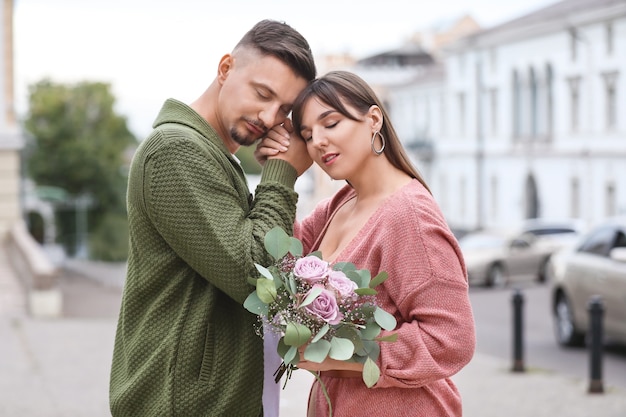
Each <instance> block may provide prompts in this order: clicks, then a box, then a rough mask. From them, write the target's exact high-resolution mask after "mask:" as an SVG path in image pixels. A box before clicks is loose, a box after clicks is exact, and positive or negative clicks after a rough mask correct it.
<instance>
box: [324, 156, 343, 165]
mask: <svg viewBox="0 0 626 417" xmlns="http://www.w3.org/2000/svg"><path fill="white" fill-rule="evenodd" d="M338 156H339V154H337V153H328V154H326V155H324V156H322V162H323V163H325V164H326V165H329V164H332V163H333V162H334V161H335V159H337V157H338Z"/></svg>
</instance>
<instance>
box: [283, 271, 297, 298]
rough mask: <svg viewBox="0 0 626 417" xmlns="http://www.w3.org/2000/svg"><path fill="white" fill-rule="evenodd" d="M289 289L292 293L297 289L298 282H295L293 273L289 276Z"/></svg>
mask: <svg viewBox="0 0 626 417" xmlns="http://www.w3.org/2000/svg"><path fill="white" fill-rule="evenodd" d="M285 287H286V286H285ZM289 290H290V292H291V294H292V295H293V294H295V293H296V292H297V291H298V284H296V278H295V277H294V276H293V275H290V276H289Z"/></svg>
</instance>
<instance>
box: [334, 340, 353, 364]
mask: <svg viewBox="0 0 626 417" xmlns="http://www.w3.org/2000/svg"><path fill="white" fill-rule="evenodd" d="M352 355H354V344H353V343H352V341H351V340H349V339H343V338H341V337H333V338H332V339H331V340H330V352H329V353H328V356H330V357H331V358H333V359H337V360H339V361H345V360H348V359H350V358H351V357H352Z"/></svg>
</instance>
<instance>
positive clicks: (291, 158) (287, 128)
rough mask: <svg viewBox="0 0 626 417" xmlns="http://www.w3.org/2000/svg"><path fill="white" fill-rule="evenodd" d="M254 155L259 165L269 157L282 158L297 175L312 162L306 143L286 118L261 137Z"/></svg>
mask: <svg viewBox="0 0 626 417" xmlns="http://www.w3.org/2000/svg"><path fill="white" fill-rule="evenodd" d="M254 157H255V159H256V160H257V161H258V162H259V164H261V165H263V164H265V161H267V159H270V158H279V159H283V160H285V161H287V162H289V163H290V164H291V165H292V166H293V167H294V168H295V169H296V171H297V173H298V176H300V175H302V173H304V171H306V170H307V169H309V167H310V166H311V165H312V164H313V160H312V159H311V157H310V156H309V153H308V152H307V149H306V143H304V141H303V140H301V139H300V137H299V136H298V135H297V134H296V133H294V131H293V125H292V124H291V119H286V120H285V122H284V123H283V124H282V125H279V126H275V127H273V128H272V130H270V131H269V132H268V133H267V136H265V137H264V138H263V139H261V141H260V142H259V143H258V145H257V147H256V149H255V151H254Z"/></svg>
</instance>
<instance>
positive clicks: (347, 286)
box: [328, 271, 359, 298]
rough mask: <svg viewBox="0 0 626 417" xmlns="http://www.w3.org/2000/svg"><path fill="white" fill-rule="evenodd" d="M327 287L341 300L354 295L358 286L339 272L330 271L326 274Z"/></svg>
mask: <svg viewBox="0 0 626 417" xmlns="http://www.w3.org/2000/svg"><path fill="white" fill-rule="evenodd" d="M328 286H329V287H331V288H333V289H334V290H336V291H337V293H338V294H339V295H340V296H341V298H349V297H352V296H354V295H355V292H354V290H356V289H357V288H359V287H358V285H356V282H354V281H352V280H351V279H350V278H348V277H347V276H346V274H344V273H343V272H341V271H331V272H330V274H328Z"/></svg>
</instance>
